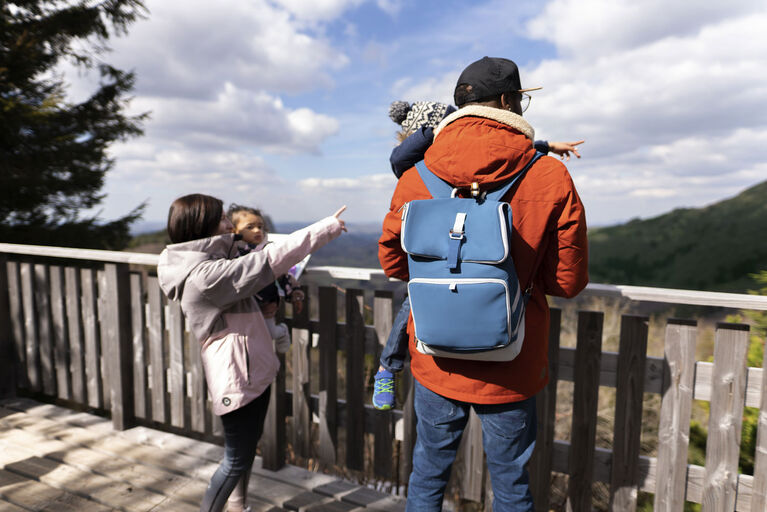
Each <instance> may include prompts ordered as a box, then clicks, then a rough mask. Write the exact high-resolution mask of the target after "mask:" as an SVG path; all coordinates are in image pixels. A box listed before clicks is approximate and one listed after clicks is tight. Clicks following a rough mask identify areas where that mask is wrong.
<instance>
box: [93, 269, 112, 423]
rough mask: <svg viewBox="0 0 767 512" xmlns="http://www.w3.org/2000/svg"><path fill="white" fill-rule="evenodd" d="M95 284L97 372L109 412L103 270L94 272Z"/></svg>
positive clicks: (109, 385) (107, 334)
mask: <svg viewBox="0 0 767 512" xmlns="http://www.w3.org/2000/svg"><path fill="white" fill-rule="evenodd" d="M96 283H97V290H98V300H97V301H96V305H97V309H96V311H97V314H96V320H97V321H98V325H99V333H100V335H101V336H100V338H99V343H100V344H101V348H100V354H101V356H100V357H99V371H100V372H101V386H102V389H103V390H104V391H103V392H104V409H106V410H111V408H112V393H111V392H110V390H111V389H112V385H111V383H110V381H109V379H110V377H111V375H109V365H108V364H107V357H108V355H109V354H108V353H107V352H106V351H105V350H104V349H105V347H106V346H108V345H109V341H108V340H109V336H110V334H109V330H108V328H107V324H106V322H105V321H104V320H105V319H106V317H107V314H106V311H107V301H108V299H107V294H108V291H107V276H106V272H105V271H104V269H103V268H101V269H98V270H97V271H96Z"/></svg>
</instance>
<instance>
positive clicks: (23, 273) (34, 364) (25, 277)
mask: <svg viewBox="0 0 767 512" xmlns="http://www.w3.org/2000/svg"><path fill="white" fill-rule="evenodd" d="M20 278H21V296H22V310H23V312H24V334H25V337H24V344H25V346H26V358H25V359H26V360H27V382H28V383H29V389H31V390H32V391H42V389H43V386H42V380H41V376H40V352H39V346H40V344H39V336H38V331H37V309H36V308H35V284H34V271H33V268H32V264H31V263H22V264H21V269H20Z"/></svg>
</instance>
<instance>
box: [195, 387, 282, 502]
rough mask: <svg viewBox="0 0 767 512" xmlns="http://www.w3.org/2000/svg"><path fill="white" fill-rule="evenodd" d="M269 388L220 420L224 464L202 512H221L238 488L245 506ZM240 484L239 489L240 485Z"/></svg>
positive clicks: (213, 480) (206, 498)
mask: <svg viewBox="0 0 767 512" xmlns="http://www.w3.org/2000/svg"><path fill="white" fill-rule="evenodd" d="M269 396H270V387H267V388H266V390H264V392H263V393H261V395H260V396H259V397H258V398H256V399H255V400H253V401H252V402H248V403H247V404H245V405H243V406H242V407H240V408H239V409H236V410H234V411H232V412H230V413H227V414H224V415H223V416H221V423H222V424H223V426H224V460H223V461H222V462H221V465H220V466H219V467H218V469H217V470H216V472H215V473H213V476H212V477H211V479H210V483H209V484H208V488H207V489H206V491H205V496H203V498H202V504H201V505H200V512H221V511H222V510H224V506H225V505H226V500H227V498H229V495H230V494H232V491H234V490H235V486H237V488H238V489H237V493H236V494H238V501H239V502H240V503H244V499H245V491H246V489H247V486H248V478H249V477H250V467H251V466H252V465H253V459H255V457H256V446H257V445H258V440H259V439H260V438H261V434H262V433H263V431H264V420H265V419H266V410H267V409H268V408H269ZM238 484H239V485H238Z"/></svg>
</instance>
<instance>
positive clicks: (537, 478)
mask: <svg viewBox="0 0 767 512" xmlns="http://www.w3.org/2000/svg"><path fill="white" fill-rule="evenodd" d="M561 326H562V311H561V310H560V309H552V310H551V314H550V320H549V368H548V370H549V383H548V384H546V387H545V388H543V390H542V391H541V392H540V393H538V396H537V397H536V401H535V405H536V408H537V415H538V432H537V434H536V441H535V451H534V452H533V456H532V458H531V460H530V470H529V471H530V492H531V493H532V495H533V502H534V503H535V510H536V511H537V512H548V511H549V509H550V507H549V501H550V497H551V464H552V458H553V456H554V426H555V425H556V413H557V383H558V381H559V333H560V330H561Z"/></svg>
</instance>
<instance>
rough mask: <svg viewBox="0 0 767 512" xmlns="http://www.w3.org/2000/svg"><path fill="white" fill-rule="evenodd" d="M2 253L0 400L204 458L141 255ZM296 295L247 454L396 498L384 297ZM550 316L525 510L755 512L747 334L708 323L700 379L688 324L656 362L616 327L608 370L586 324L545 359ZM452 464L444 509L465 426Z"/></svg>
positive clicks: (181, 360)
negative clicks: (610, 400)
mask: <svg viewBox="0 0 767 512" xmlns="http://www.w3.org/2000/svg"><path fill="white" fill-rule="evenodd" d="M24 247H28V246H24ZM12 248H13V247H12V246H9V244H0V393H2V394H3V395H4V396H8V395H11V394H13V393H24V394H29V395H32V396H34V397H37V398H41V399H47V400H53V401H57V402H58V403H61V404H68V405H70V406H72V407H76V408H77V407H80V408H87V409H91V410H96V411H100V412H102V413H104V414H108V415H110V416H111V418H112V422H113V425H114V427H115V428H116V429H125V428H129V427H130V426H132V425H135V424H143V425H150V426H153V427H155V428H157V427H159V428H165V429H167V430H170V431H173V432H177V433H183V434H186V435H191V436H195V437H200V438H206V439H211V440H214V441H218V442H220V441H221V427H220V421H219V420H218V418H217V417H215V416H214V415H213V414H212V413H211V406H210V402H209V400H208V397H207V391H206V388H205V379H204V376H203V374H202V367H201V364H200V359H199V349H198V347H197V343H196V342H195V340H193V339H192V337H191V335H190V333H189V332H188V330H187V329H186V326H185V320H184V317H183V314H182V313H181V310H180V307H179V305H178V304H177V303H174V302H169V301H168V300H167V299H166V298H165V297H164V295H163V294H162V292H161V291H160V289H159V287H158V284H157V278H156V277H155V276H154V275H153V269H152V268H151V267H147V266H142V265H146V264H147V262H148V261H150V260H151V258H150V257H149V255H141V256H139V257H137V256H131V258H132V262H131V263H129V262H121V261H116V260H119V258H118V256H116V255H115V254H114V253H108V254H107V256H105V257H103V258H100V257H99V254H100V253H99V252H98V251H87V257H86V254H85V253H77V255H75V256H73V255H72V254H73V253H68V252H67V250H63V249H61V250H58V252H56V253H55V254H50V255H40V254H37V253H33V252H32V251H31V250H27V249H24V250H18V251H14V250H12ZM41 252H42V251H41ZM88 258H90V259H88ZM131 265H132V266H131ZM325 271H327V269H325ZM356 272H357V273H360V271H356ZM354 275H355V276H356V277H357V278H359V276H357V274H354ZM368 275H370V274H368ZM604 286H605V285H596V286H594V287H593V288H591V289H590V292H589V293H591V294H598V293H599V291H600V290H601V291H604V292H605V295H611V294H612V295H613V296H615V295H616V294H622V295H623V296H626V295H627V294H629V295H630V294H632V293H633V294H635V295H637V294H638V295H639V296H641V297H643V300H649V301H653V300H654V301H662V302H669V303H673V302H675V300H674V298H673V297H670V296H669V293H668V291H665V292H663V293H661V292H652V291H651V289H631V288H630V287H613V288H611V289H607V288H604ZM637 290H639V291H637ZM648 290H650V291H648ZM310 292H311V293H309V296H308V300H307V303H306V307H305V310H304V311H303V312H302V313H301V314H299V315H295V316H294V317H293V318H288V319H287V322H288V323H289V325H290V326H291V329H292V336H293V346H292V348H291V350H290V351H289V352H288V354H287V355H286V356H281V362H282V363H283V364H282V369H281V371H280V374H279V375H278V377H277V379H276V381H275V382H274V384H273V385H272V387H271V393H272V396H271V399H272V402H271V408H270V411H269V414H268V417H267V421H266V425H265V431H264V436H263V439H262V442H261V446H260V449H261V452H262V455H263V460H264V466H265V467H267V468H272V469H276V468H279V467H280V466H282V465H283V464H285V461H286V452H287V448H288V445H290V447H291V449H292V452H293V453H294V454H295V455H296V456H298V457H301V458H304V459H308V458H314V459H316V460H317V461H318V462H319V464H320V465H321V466H323V467H327V468H331V467H334V466H335V467H340V468H344V469H345V470H351V471H363V470H364V471H370V472H372V475H374V477H375V478H380V479H385V480H388V481H391V482H399V484H400V485H402V484H404V483H406V481H407V475H408V473H409V471H410V458H411V456H412V447H413V442H414V421H415V420H414V414H413V410H412V386H411V384H410V381H409V379H412V377H410V375H409V372H407V371H405V373H404V377H403V378H402V379H401V384H402V386H404V389H403V391H404V392H405V396H406V397H407V399H406V401H405V403H404V404H403V407H402V409H397V410H393V411H386V412H382V411H376V410H375V409H373V408H372V406H371V405H370V403H369V402H370V401H369V397H370V392H371V387H372V383H371V382H370V381H369V380H370V375H371V371H370V369H371V368H374V367H376V366H377V361H378V357H379V355H380V352H381V348H382V346H383V343H384V342H385V339H386V336H387V335H388V332H389V330H390V329H391V325H392V317H393V314H394V313H395V312H396V310H397V308H398V303H397V302H395V299H394V297H395V295H396V294H395V293H393V292H392V291H391V290H376V291H371V290H367V291H363V290H360V289H354V288H347V289H339V288H337V287H324V286H321V287H318V288H315V287H312V288H311V290H310ZM640 292H641V293H640ZM672 295H673V294H672ZM679 295H680V297H681V298H680V299H679V302H680V303H690V301H692V302H693V303H700V302H701V301H702V302H703V303H706V304H709V305H714V306H716V305H717V302H716V300H717V298H719V296H720V295H726V297H725V298H724V299H723V300H724V302H725V304H722V306H727V307H743V304H746V305H747V306H746V307H750V308H752V309H760V310H767V298H761V297H749V296H735V295H733V294H712V295H710V296H709V299H708V302H706V296H704V295H702V294H700V293H697V294H696V293H693V294H692V295H691V294H690V293H689V292H681V293H680V294H679ZM339 299H340V300H339ZM725 299H726V300H725ZM339 304H340V305H339ZM733 304H736V305H737V306H733ZM310 312H313V314H310ZM561 313H562V312H561V311H560V310H559V309H553V310H552V314H551V326H550V327H551V328H550V336H549V359H550V363H551V366H550V371H549V377H550V378H549V384H548V385H547V387H546V388H545V389H544V390H543V391H542V392H541V393H540V394H539V395H538V400H537V406H538V438H537V447H536V451H535V454H534V457H533V460H532V461H531V464H530V474H531V487H532V491H533V494H534V497H535V500H536V504H537V509H538V510H548V509H549V508H548V507H549V499H550V489H551V481H552V475H553V474H554V473H559V474H563V475H568V478H569V487H568V492H567V501H568V502H569V506H570V507H571V509H572V510H590V509H591V506H592V499H593V497H592V485H593V483H594V482H601V483H602V484H604V485H607V486H608V488H609V506H610V508H611V509H612V510H621V511H624V510H626V511H629V510H636V506H637V495H638V492H640V491H641V492H647V493H653V494H654V495H655V498H654V500H655V509H656V510H662V511H681V510H682V508H683V506H684V502H685V501H692V502H697V503H702V504H703V510H711V511H719V510H739V511H749V510H750V511H757V510H758V511H761V510H765V503H766V500H767V455H765V454H766V453H767V419H765V418H767V397H766V396H765V395H766V394H767V392H766V390H767V372H765V370H764V369H763V368H748V367H747V365H746V364H745V354H746V350H747V347H748V342H749V328H748V326H746V325H742V324H729V323H719V324H718V325H717V326H716V328H715V340H714V358H713V362H705V361H696V360H695V348H696V341H697V337H698V335H699V328H698V326H697V324H696V322H695V321H691V320H669V321H668V322H667V325H666V327H665V345H664V351H665V354H664V356H663V357H652V356H648V355H647V343H648V317H646V316H636V315H623V316H622V317H621V320H620V330H619V331H620V332H619V336H618V345H619V347H618V352H617V353H616V352H609V351H605V350H603V346H602V344H603V337H604V335H603V330H604V327H605V313H604V312H601V311H581V312H579V313H578V314H577V327H576V329H575V346H574V347H572V346H561V338H562V334H563V330H562V325H563V324H562V322H563V320H562V319H563V315H562V314H561ZM339 315H340V316H341V317H340V318H339ZM339 355H340V356H341V359H339ZM339 361H342V362H339ZM366 370H368V371H366ZM562 382H572V383H573V384H572V386H573V393H572V406H571V411H572V416H571V423H570V428H569V431H570V438H569V440H567V441H565V440H561V439H557V438H556V437H555V428H554V426H555V422H556V407H557V388H558V384H559V383H562ZM601 388H613V389H614V390H615V393H616V400H615V406H614V411H613V413H612V417H613V418H614V419H613V427H612V428H613V438H612V442H611V447H610V448H605V447H601V446H598V445H597V444H596V442H595V439H596V436H595V434H596V425H597V415H598V411H597V407H598V404H599V393H600V389H601ZM647 393H651V394H658V395H660V397H661V400H660V410H659V425H658V447H657V457H647V456H644V455H641V453H640V439H641V425H642V416H643V413H644V412H645V411H643V407H644V405H643V403H644V398H645V394H647ZM693 400H704V401H707V402H709V404H710V415H709V424H708V445H707V453H706V462H705V466H697V465H693V464H689V463H688V462H687V451H688V442H689V429H690V418H691V411H692V404H693ZM746 406H747V407H756V408H760V410H761V416H760V423H759V425H758V436H757V452H756V454H755V468H754V476H751V475H745V474H739V473H738V453H739V450H740V443H741V439H740V425H741V419H742V416H743V408H744V407H746ZM288 426H289V427H290V428H289V429H288ZM460 452H461V456H460V457H459V459H458V463H457V464H458V465H457V467H455V468H454V472H455V473H456V474H457V475H460V478H461V480H460V482H459V485H458V486H457V487H458V489H459V490H460V494H461V497H462V498H463V499H468V500H473V501H482V500H483V499H485V500H486V499H488V496H489V493H490V491H489V487H488V478H487V471H486V469H485V467H484V463H483V456H482V445H481V429H480V428H479V423H478V421H476V418H475V421H470V427H469V429H468V430H467V432H466V435H465V436H464V440H463V444H462V447H461V449H460Z"/></svg>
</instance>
